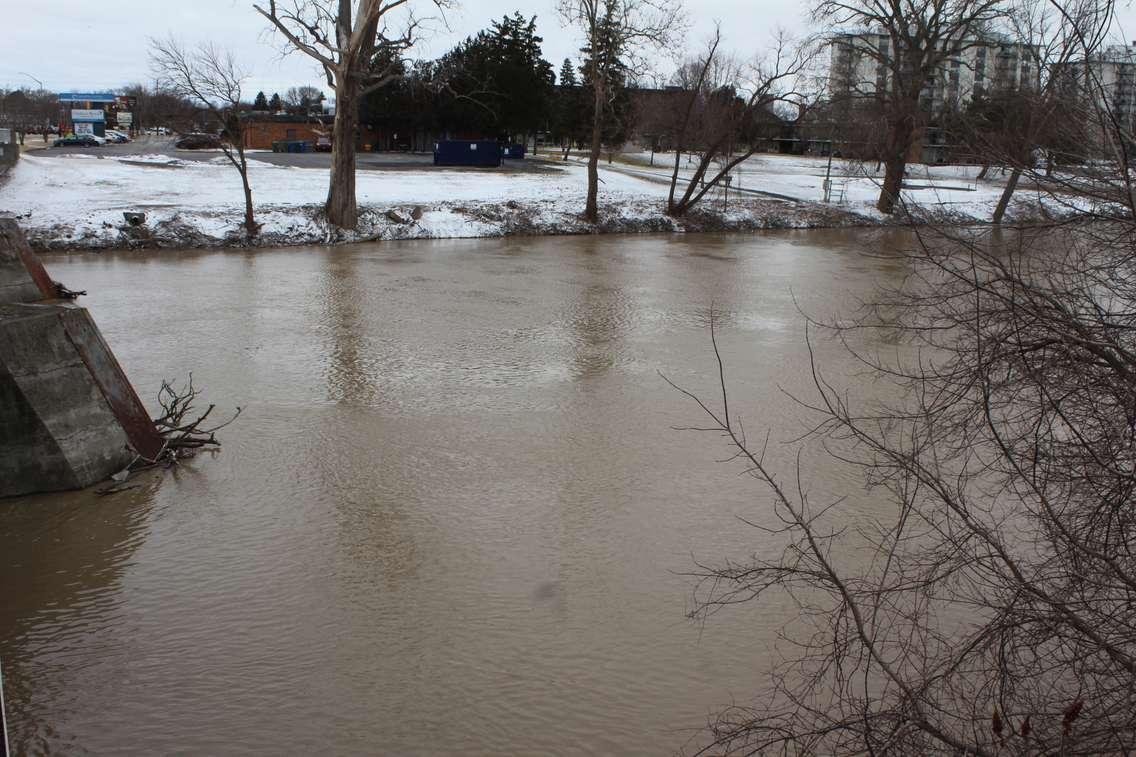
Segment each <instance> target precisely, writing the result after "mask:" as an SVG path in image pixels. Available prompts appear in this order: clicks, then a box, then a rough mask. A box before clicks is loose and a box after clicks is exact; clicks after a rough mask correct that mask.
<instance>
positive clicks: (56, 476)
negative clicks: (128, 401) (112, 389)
mask: <svg viewBox="0 0 1136 757" xmlns="http://www.w3.org/2000/svg"><path fill="white" fill-rule="evenodd" d="M69 311H71V312H69ZM65 317H68V318H77V319H80V320H85V319H89V317H90V316H89V315H88V314H87V311H85V310H82V309H81V308H74V309H73V308H72V306H70V305H63V304H24V303H19V304H11V305H0V429H3V432H2V433H0V496H12V495H16V494H27V493H30V492H37V491H54V490H59V489H74V488H78V487H83V486H90V485H91V484H94V483H96V482H98V481H101V480H103V479H105V478H107V477H108V476H110V475H111V474H112V473H115V472H116V471H118V470H121V469H122V468H124V467H126V466H127V465H128V464H129V463H130V461H131V459H132V458H133V454H132V453H131V451H130V450H129V449H128V448H127V442H128V439H127V437H126V432H125V431H124V430H123V428H122V425H121V424H120V423H119V422H118V419H117V418H115V416H114V413H113V412H112V411H111V408H110V405H109V404H107V402H106V400H104V399H103V396H102V393H101V392H100V391H99V387H98V385H97V384H96V383H95V381H93V380H92V376H91V372H90V371H89V370H88V368H87V365H86V364H85V363H84V362H83V359H82V357H81V355H80V354H79V352H78V350H77V349H76V347H75V344H74V343H73V342H72V341H71V339H70V338H69V336H68V332H67V329H66V328H65V327H64V321H63V319H64V318H65Z"/></svg>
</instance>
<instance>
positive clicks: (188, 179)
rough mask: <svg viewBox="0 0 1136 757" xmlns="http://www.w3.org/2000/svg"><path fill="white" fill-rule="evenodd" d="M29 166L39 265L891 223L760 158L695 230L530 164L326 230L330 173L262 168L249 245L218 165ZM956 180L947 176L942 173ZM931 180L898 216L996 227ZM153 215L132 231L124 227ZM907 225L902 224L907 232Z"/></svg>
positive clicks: (414, 177)
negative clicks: (48, 260)
mask: <svg viewBox="0 0 1136 757" xmlns="http://www.w3.org/2000/svg"><path fill="white" fill-rule="evenodd" d="M192 158H193V159H190V158H189V156H186V157H185V158H182V157H178V156H171V155H169V154H159V153H142V154H135V155H106V156H103V155H99V154H97V153H95V152H91V153H79V154H63V155H49V154H45V153H40V154H38V155H24V156H23V157H22V159H21V161H20V163H19V164H18V165H17V166H16V167H15V168H14V169H13V170H12V172H11V174H10V176H9V177H8V179H7V181H6V182H5V183H4V185H3V186H2V187H0V212H7V213H11V214H13V215H15V216H16V217H17V219H18V220H19V223H20V225H21V226H22V227H23V229H24V230H25V233H26V234H27V236H28V239H29V241H30V243H31V244H32V246H33V247H34V248H36V249H38V250H109V249H138V248H158V249H161V248H187V247H201V248H209V247H228V246H233V247H237V246H240V247H244V246H250V245H255V246H287V245H308V244H333V243H341V242H358V241H367V240H379V239H382V240H396V239H441V238H477V237H503V236H514V235H542V236H546V235H574V234H595V233H621V234H626V233H644V232H677V233H689V232H702V231H716V232H717V231H735V232H750V231H760V230H766V229H815V228H843V227H853V226H874V225H883V224H892V223H896V222H897V219H895V218H889V217H886V216H883V215H881V214H879V213H878V212H876V211H875V209H874V208H873V207H872V204H871V203H872V195H873V192H874V191H878V190H876V189H875V184H874V182H875V178H874V177H871V176H852V175H841V171H844V172H845V174H850V172H849V171H848V170H847V169H846V168H845V167H843V166H839V165H838V166H837V173H836V174H834V176H835V177H836V178H835V179H834V182H833V186H834V190H832V191H830V194H833V192H835V194H834V195H833V197H830V199H832V200H833V201H831V202H827V203H825V202H820V201H819V200H820V198H821V197H822V196H823V189H822V188H821V186H822V184H823V182H824V179H825V176H826V173H825V172H826V171H827V170H828V168H827V167H826V166H824V165H823V162H822V161H817V160H813V159H809V158H795V159H784V158H783V156H762V157H760V158H754V159H752V160H751V161H749V162H747V164H746V165H745V166H744V167H743V169H742V170H740V171H739V172H738V177H737V178H738V183H739V184H741V185H742V186H741V189H737V188H735V189H734V190H733V191H731V192H730V194H729V196H728V197H723V196H722V194H721V193H720V192H717V191H715V192H714V193H713V194H712V195H710V196H708V197H707V198H706V200H704V201H703V203H702V204H701V205H700V206H699V207H698V208H697V209H696V210H695V211H694V212H692V213H690V214H689V215H688V216H687V217H686V218H683V219H674V218H670V217H668V216H667V215H666V214H665V213H664V212H663V208H664V205H665V198H666V194H667V191H668V188H669V187H668V182H667V180H666V176H665V173H666V172H665V169H662V168H659V169H652V168H650V167H646V166H639V167H635V166H628V165H626V164H624V165H612V166H605V167H603V168H602V169H601V173H600V179H601V185H600V208H601V217H600V221H599V222H598V223H596V224H591V223H588V222H586V221H584V220H583V219H582V217H581V216H582V212H583V196H584V187H585V185H586V168H585V167H584V166H583V165H580V164H578V163H575V162H569V163H559V162H555V161H548V162H534V163H530V164H527V166H526V170H523V171H521V170H515V169H514V170H510V169H508V168H505V169H496V170H494V169H488V170H473V169H441V168H435V167H433V166H428V165H423V166H411V167H407V168H400V169H397V170H395V169H378V170H375V169H368V170H360V171H358V173H357V195H358V198H359V205H360V223H359V227H358V229H357V230H356V231H352V232H346V231H343V230H341V229H336V228H334V227H331V226H329V224H328V223H327V222H326V219H325V218H324V217H323V213H322V209H321V205H322V201H323V198H324V195H325V193H326V183H327V172H326V170H321V169H315V168H300V167H295V166H288V165H278V164H272V163H268V162H265V161H260V160H253V161H251V165H250V179H251V183H252V186H253V195H254V200H255V201H256V212H257V220H258V221H259V222H260V223H261V224H262V228H261V233H260V235H259V236H258V237H257V238H256V240H255V241H254V242H249V241H248V240H246V239H245V238H244V236H243V235H242V234H241V232H240V224H241V222H242V220H243V195H242V191H241V185H240V181H239V177H238V175H237V173H236V171H234V170H233V168H232V167H231V166H230V165H228V163H227V160H226V159H225V158H224V157H223V156H222V155H220V154H217V155H216V156H214V157H212V158H209V159H205V160H203V159H202V156H201V155H200V154H195V155H193V156H192ZM948 168H954V167H948ZM940 173H943V175H942V176H936V175H932V174H931V173H930V172H929V171H928V173H927V176H926V178H921V179H920V182H919V183H918V184H917V185H915V186H913V188H912V189H911V190H909V191H905V202H906V203H907V204H908V206H909V208H910V209H911V210H912V216H914V217H915V218H917V219H919V220H921V221H927V220H935V221H946V222H958V223H975V222H983V221H985V220H987V219H989V217H990V215H991V213H992V210H993V204H994V203H995V202H996V201H997V197H998V194H999V192H1000V191H1001V188H1000V187H999V186H998V185H997V184H996V183H983V182H978V181H975V180H973V179H971V178H967V177H966V176H964V175H961V174H960V171H959V169H957V168H954V170H953V171H947V172H942V171H940ZM1061 211H1062V207H1059V206H1056V204H1054V207H1047V203H1046V198H1044V197H1043V196H1041V195H1040V194H1036V193H1035V194H1033V195H1032V196H1031V195H1030V193H1025V192H1022V193H1020V197H1019V200H1018V201H1017V202H1016V203H1015V205H1014V206H1013V210H1012V213H1011V216H1013V217H1017V218H1029V217H1036V216H1039V215H1047V214H1050V215H1060V214H1061ZM127 212H138V213H144V214H145V222H144V223H143V224H141V225H137V226H132V225H130V224H128V223H127V222H126V221H125V218H124V215H123V214H124V213H127ZM910 220H911V218H910V217H905V218H904V219H902V222H904V223H907V222H909V221H910Z"/></svg>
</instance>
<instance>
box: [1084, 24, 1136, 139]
mask: <svg viewBox="0 0 1136 757" xmlns="http://www.w3.org/2000/svg"><path fill="white" fill-rule="evenodd" d="M1070 68H1071V70H1072V71H1074V72H1075V81H1076V82H1077V86H1078V88H1079V89H1081V91H1082V92H1084V91H1085V90H1088V92H1089V100H1090V101H1093V102H1095V104H1096V105H1097V106H1098V107H1102V108H1104V109H1105V110H1107V111H1109V112H1110V113H1112V114H1113V115H1114V116H1115V117H1116V119H1117V121H1118V122H1119V123H1120V126H1121V128H1123V129H1124V130H1126V131H1128V132H1132V131H1134V129H1136V42H1133V43H1132V44H1130V45H1110V46H1108V47H1106V48H1105V49H1104V50H1103V51H1102V52H1101V53H1100V55H1098V56H1096V57H1094V58H1090V59H1089V61H1088V66H1086V65H1085V61H1083V60H1082V61H1079V62H1076V63H1074V64H1072V66H1071V67H1070ZM1087 77H1088V78H1089V83H1088V84H1086V78H1087Z"/></svg>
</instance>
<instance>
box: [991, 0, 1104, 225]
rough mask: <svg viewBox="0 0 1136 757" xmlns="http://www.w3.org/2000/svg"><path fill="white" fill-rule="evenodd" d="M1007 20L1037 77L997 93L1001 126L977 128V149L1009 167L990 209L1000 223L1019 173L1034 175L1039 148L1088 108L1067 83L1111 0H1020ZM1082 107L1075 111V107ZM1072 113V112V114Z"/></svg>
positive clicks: (1100, 29)
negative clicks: (1014, 87) (1073, 96)
mask: <svg viewBox="0 0 1136 757" xmlns="http://www.w3.org/2000/svg"><path fill="white" fill-rule="evenodd" d="M1009 19H1010V22H1011V26H1012V28H1013V31H1014V36H1015V38H1016V39H1017V40H1018V41H1019V42H1020V43H1021V49H1022V51H1023V54H1024V55H1026V56H1027V60H1028V61H1029V63H1030V64H1031V67H1032V70H1033V71H1036V72H1037V76H1038V81H1037V82H1036V83H1035V82H1022V85H1021V87H1020V88H1018V89H1015V90H1013V91H1009V92H1005V93H1001V96H1000V97H997V98H996V100H995V101H994V104H995V105H998V104H1001V105H1003V107H1002V108H996V111H997V112H999V114H1000V115H1002V116H1003V118H1002V119H1000V123H999V124H997V126H998V127H999V128H995V129H988V130H980V131H979V132H978V137H979V145H978V146H979V149H980V150H981V151H983V152H985V153H986V154H987V155H988V156H990V158H992V159H993V160H994V161H995V162H998V163H1001V164H1003V165H1008V166H1009V167H1010V175H1009V177H1008V178H1007V180H1006V186H1005V188H1004V190H1003V191H1002V195H1001V197H1000V198H999V200H998V205H997V207H996V208H995V210H994V217H993V222H994V223H996V224H998V223H1001V222H1002V220H1003V218H1004V217H1005V214H1006V210H1007V208H1008V207H1009V204H1010V200H1011V198H1012V197H1013V195H1014V191H1015V190H1016V189H1017V186H1018V183H1019V181H1020V180H1021V178H1022V176H1023V175H1032V174H1035V171H1034V168H1035V165H1036V163H1037V161H1036V158H1037V153H1038V152H1039V151H1040V150H1041V149H1042V148H1044V147H1046V146H1047V143H1048V144H1049V145H1052V146H1056V145H1054V144H1053V143H1055V142H1060V141H1061V138H1062V136H1063V135H1064V132H1066V131H1067V130H1068V129H1069V128H1070V126H1072V127H1073V128H1075V129H1079V128H1080V127H1081V126H1082V124H1081V123H1072V124H1071V123H1070V121H1071V120H1072V121H1081V120H1083V119H1084V118H1085V116H1086V115H1087V114H1092V111H1093V110H1094V109H1093V108H1092V107H1088V108H1080V109H1078V108H1077V105H1078V103H1076V102H1075V100H1074V99H1073V98H1071V97H1070V95H1071V94H1073V93H1072V92H1071V91H1070V89H1069V87H1068V86H1067V85H1068V73H1069V71H1070V69H1071V68H1072V67H1074V66H1075V65H1076V61H1084V60H1087V59H1089V58H1091V57H1092V56H1094V55H1096V54H1097V53H1098V51H1099V50H1100V49H1101V48H1102V46H1103V45H1104V42H1105V39H1106V36H1107V34H1108V32H1109V28H1110V26H1111V24H1112V3H1111V2H1110V1H1109V0H1068V1H1066V2H1062V3H1060V5H1057V4H1055V3H1052V2H1051V1H1050V0H1018V2H1016V3H1015V5H1014V6H1013V8H1012V10H1011V12H1010V14H1009ZM1078 110H1080V112H1079V113H1077V111H1078ZM1074 114H1076V115H1074Z"/></svg>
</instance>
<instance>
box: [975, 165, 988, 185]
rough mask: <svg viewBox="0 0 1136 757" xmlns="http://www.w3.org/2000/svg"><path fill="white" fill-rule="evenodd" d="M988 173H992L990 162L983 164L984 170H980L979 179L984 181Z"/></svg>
mask: <svg viewBox="0 0 1136 757" xmlns="http://www.w3.org/2000/svg"><path fill="white" fill-rule="evenodd" d="M988 173H990V164H989V163H983V164H982V170H981V171H979V172H978V180H979V181H982V180H983V179H985V178H986V174H988Z"/></svg>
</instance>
